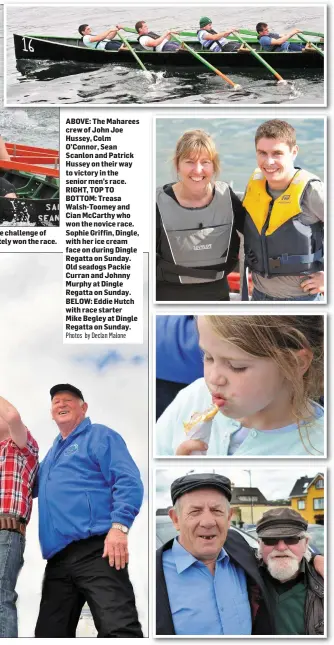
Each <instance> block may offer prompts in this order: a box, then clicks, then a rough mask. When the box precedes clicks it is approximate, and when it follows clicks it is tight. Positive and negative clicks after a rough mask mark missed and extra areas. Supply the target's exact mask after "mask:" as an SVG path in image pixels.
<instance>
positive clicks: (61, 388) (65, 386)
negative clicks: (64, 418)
mask: <svg viewBox="0 0 334 645" xmlns="http://www.w3.org/2000/svg"><path fill="white" fill-rule="evenodd" d="M57 392H71V393H72V394H74V396H77V397H78V398H79V399H82V400H83V401H84V400H85V399H84V398H83V394H82V392H81V391H80V390H78V388H77V387H74V385H70V384H69V383H59V385H54V386H53V387H52V388H51V390H50V394H51V401H52V399H53V397H54V396H55V394H57Z"/></svg>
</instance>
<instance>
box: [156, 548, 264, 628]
mask: <svg viewBox="0 0 334 645" xmlns="http://www.w3.org/2000/svg"><path fill="white" fill-rule="evenodd" d="M162 563H163V570H164V574H165V580H166V585H167V591H168V597H169V604H170V608H171V612H172V617H173V623H174V629H175V633H176V634H177V635H179V636H180V635H206V634H207V635H217V634H225V635H232V634H234V635H235V634H237V635H239V634H240V635H249V634H251V633H252V619H251V610H250V604H249V599H248V594H247V583H246V575H245V572H244V570H243V569H242V568H241V567H238V566H237V565H234V564H232V562H230V558H229V556H228V555H227V553H226V551H225V549H222V550H221V552H220V554H219V556H218V558H217V561H216V568H215V573H214V575H212V573H211V572H210V571H209V569H208V567H207V566H206V565H205V564H204V563H203V562H200V561H199V560H196V558H195V557H194V556H193V555H191V553H189V552H188V551H186V550H185V549H184V548H183V547H182V546H181V545H180V544H179V542H178V540H177V539H175V540H174V542H173V546H172V548H171V549H169V550H167V551H165V552H164V553H163V559H162Z"/></svg>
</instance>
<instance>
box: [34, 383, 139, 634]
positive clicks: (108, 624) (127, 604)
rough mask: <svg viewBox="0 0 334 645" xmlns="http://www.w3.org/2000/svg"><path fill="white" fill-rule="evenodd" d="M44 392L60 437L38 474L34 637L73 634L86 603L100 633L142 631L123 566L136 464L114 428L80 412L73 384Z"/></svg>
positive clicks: (135, 502) (134, 503) (133, 511)
mask: <svg viewBox="0 0 334 645" xmlns="http://www.w3.org/2000/svg"><path fill="white" fill-rule="evenodd" d="M50 394H51V415H52V418H53V420H54V421H55V422H56V424H57V426H58V429H59V435H58V436H57V438H56V439H55V441H54V444H53V446H52V448H51V449H50V450H49V452H48V453H47V455H46V457H45V458H44V460H43V461H42V463H41V465H40V469H39V476H38V484H39V485H38V495H39V500H38V501H39V503H38V507H39V535H40V542H41V548H42V553H43V557H44V558H45V559H46V560H47V565H46V569H45V575H44V581H43V589H42V599H41V605H40V611H39V616H38V620H37V625H36V630H35V636H36V637H41V638H43V637H44V638H50V637H51V638H65V637H74V636H75V631H76V627H77V624H78V621H79V617H80V613H81V609H82V607H83V605H84V603H85V601H87V603H88V605H89V607H90V610H91V612H92V616H93V619H94V623H95V627H96V629H97V632H98V636H99V637H118V638H126V637H129V638H139V637H142V631H141V627H140V623H139V622H138V616H137V610H136V605H135V598H134V594H133V589H132V585H131V582H130V580H129V576H128V570H127V563H128V548H127V541H128V536H127V533H128V531H129V529H130V527H131V525H132V523H133V521H134V519H135V517H136V515H137V513H138V512H139V509H140V506H141V503H142V497H143V486H142V483H141V480H140V475H139V471H138V468H137V466H136V465H135V463H134V461H133V460H132V458H131V456H130V454H129V452H128V450H127V447H126V445H125V442H124V441H123V439H122V437H121V436H120V435H119V434H117V432H115V431H114V430H111V429H110V428H108V427H107V426H104V425H100V424H96V423H91V421H90V419H89V417H86V412H87V408H88V405H87V403H86V402H85V401H84V397H83V394H82V392H81V391H80V390H79V389H78V388H77V387H75V386H73V385H70V384H69V383H65V384H64V383H62V384H58V385H55V386H54V387H52V388H51V390H50Z"/></svg>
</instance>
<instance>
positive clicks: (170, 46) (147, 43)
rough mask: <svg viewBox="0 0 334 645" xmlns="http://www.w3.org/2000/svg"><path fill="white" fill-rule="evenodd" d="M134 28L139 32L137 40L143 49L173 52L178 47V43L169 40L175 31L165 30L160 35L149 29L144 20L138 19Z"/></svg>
mask: <svg viewBox="0 0 334 645" xmlns="http://www.w3.org/2000/svg"><path fill="white" fill-rule="evenodd" d="M135 30H136V32H137V34H139V36H138V38H137V40H138V42H139V44H140V45H141V47H143V49H146V50H148V51H150V50H152V49H153V51H155V52H173V51H174V52H175V51H178V50H179V49H180V45H179V43H176V42H170V38H171V36H172V34H177V33H178V32H177V31H171V30H170V29H169V30H168V31H166V32H165V33H164V34H163V35H162V36H159V34H155V33H154V31H149V29H148V26H147V24H146V22H145V21H144V20H139V21H138V22H136V24H135Z"/></svg>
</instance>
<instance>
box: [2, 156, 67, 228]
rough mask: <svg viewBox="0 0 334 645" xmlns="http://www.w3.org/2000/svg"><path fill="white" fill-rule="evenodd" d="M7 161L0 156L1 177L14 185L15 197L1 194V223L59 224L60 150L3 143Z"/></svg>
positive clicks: (26, 224)
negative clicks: (7, 157)
mask: <svg viewBox="0 0 334 645" xmlns="http://www.w3.org/2000/svg"><path fill="white" fill-rule="evenodd" d="M6 148H7V152H8V153H9V155H10V161H3V160H0V178H3V179H6V180H7V181H8V182H10V184H12V186H13V187H14V190H15V194H16V195H17V199H8V198H5V197H0V224H1V225H2V226H3V225H9V226H13V225H14V226H15V225H16V226H59V153H58V151H57V150H50V149H48V148H36V147H33V146H24V145H18V144H13V143H6Z"/></svg>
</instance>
